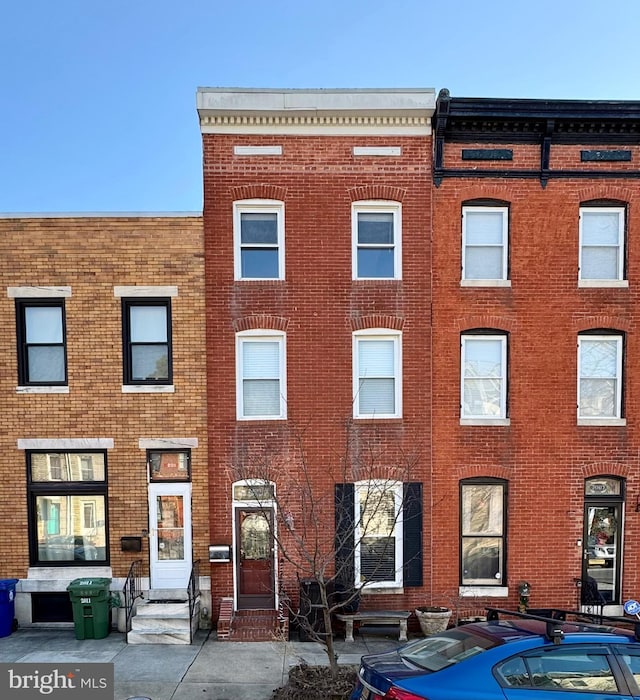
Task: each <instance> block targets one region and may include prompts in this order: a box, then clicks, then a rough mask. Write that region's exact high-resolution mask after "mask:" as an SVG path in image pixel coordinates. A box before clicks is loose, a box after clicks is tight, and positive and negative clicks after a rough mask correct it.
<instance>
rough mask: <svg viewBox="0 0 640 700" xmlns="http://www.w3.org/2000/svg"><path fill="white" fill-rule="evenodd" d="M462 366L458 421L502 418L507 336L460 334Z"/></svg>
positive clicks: (505, 404) (505, 394)
mask: <svg viewBox="0 0 640 700" xmlns="http://www.w3.org/2000/svg"><path fill="white" fill-rule="evenodd" d="M461 365H462V367H461V369H462V379H461V382H460V385H461V397H460V403H461V411H460V417H461V419H472V420H478V419H488V420H492V419H505V418H506V417H507V335H506V334H500V335H488V334H487V335H484V334H465V335H463V336H462V338H461Z"/></svg>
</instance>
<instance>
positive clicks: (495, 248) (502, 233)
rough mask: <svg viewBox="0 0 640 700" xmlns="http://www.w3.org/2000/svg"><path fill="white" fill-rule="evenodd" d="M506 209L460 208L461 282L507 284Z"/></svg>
mask: <svg viewBox="0 0 640 700" xmlns="http://www.w3.org/2000/svg"><path fill="white" fill-rule="evenodd" d="M508 239H509V209H508V208H507V207H482V206H465V207H462V280H463V281H471V280H478V281H480V280H481V281H488V282H496V281H506V280H507V274H508V272H507V268H508V265H507V261H508V252H509V251H508Z"/></svg>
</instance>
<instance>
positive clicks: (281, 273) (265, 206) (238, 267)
mask: <svg viewBox="0 0 640 700" xmlns="http://www.w3.org/2000/svg"><path fill="white" fill-rule="evenodd" d="M242 214H275V215H276V221H277V233H278V240H277V244H276V245H277V253H278V274H277V276H275V277H243V276H242V249H243V246H242V243H241V240H242V239H241V233H242ZM257 247H260V246H257ZM273 247H274V246H272V245H264V248H265V249H271V248H273ZM233 250H234V256H233V257H234V279H235V280H243V281H248V282H252V281H263V280H283V279H284V278H285V270H284V261H285V255H284V202H281V201H279V200H277V199H242V200H238V201H236V202H234V203H233Z"/></svg>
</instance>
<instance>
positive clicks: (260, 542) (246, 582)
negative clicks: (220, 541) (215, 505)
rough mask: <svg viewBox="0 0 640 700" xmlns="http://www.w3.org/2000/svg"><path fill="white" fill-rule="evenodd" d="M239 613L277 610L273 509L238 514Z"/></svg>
mask: <svg viewBox="0 0 640 700" xmlns="http://www.w3.org/2000/svg"><path fill="white" fill-rule="evenodd" d="M235 524H236V543H237V546H236V552H237V554H236V567H237V569H236V571H237V576H236V581H237V607H238V610H256V609H270V610H272V609H274V608H275V575H274V574H275V561H274V540H273V508H270V507H263V508H251V507H246V508H244V507H239V508H236V510H235Z"/></svg>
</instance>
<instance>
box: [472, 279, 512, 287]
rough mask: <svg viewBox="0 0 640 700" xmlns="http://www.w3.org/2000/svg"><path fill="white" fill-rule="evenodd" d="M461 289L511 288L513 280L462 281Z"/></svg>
mask: <svg viewBox="0 0 640 700" xmlns="http://www.w3.org/2000/svg"><path fill="white" fill-rule="evenodd" d="M460 286H461V287H511V280H460Z"/></svg>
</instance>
